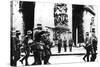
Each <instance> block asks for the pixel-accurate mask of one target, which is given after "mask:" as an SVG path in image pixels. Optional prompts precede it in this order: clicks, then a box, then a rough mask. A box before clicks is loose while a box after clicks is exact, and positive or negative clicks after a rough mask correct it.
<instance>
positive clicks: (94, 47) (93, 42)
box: [90, 31, 97, 62]
mask: <svg viewBox="0 0 100 67" xmlns="http://www.w3.org/2000/svg"><path fill="white" fill-rule="evenodd" d="M90 42H91V46H92V52H91V53H92V56H91V61H92V62H93V61H95V59H96V55H97V53H96V51H97V37H96V36H95V31H92V36H91V37H90Z"/></svg>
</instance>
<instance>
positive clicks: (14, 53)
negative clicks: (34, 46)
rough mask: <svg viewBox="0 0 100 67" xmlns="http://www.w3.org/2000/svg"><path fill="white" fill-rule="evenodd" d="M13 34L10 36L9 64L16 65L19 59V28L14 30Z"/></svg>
mask: <svg viewBox="0 0 100 67" xmlns="http://www.w3.org/2000/svg"><path fill="white" fill-rule="evenodd" d="M13 33H15V36H11V66H16V65H17V61H18V60H19V59H20V47H21V44H20V39H19V35H20V34H21V33H20V31H19V30H16V32H13Z"/></svg>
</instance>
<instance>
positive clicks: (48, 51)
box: [43, 32, 52, 64]
mask: <svg viewBox="0 0 100 67" xmlns="http://www.w3.org/2000/svg"><path fill="white" fill-rule="evenodd" d="M49 36H50V33H49V32H46V35H45V37H46V39H44V43H45V45H44V53H45V55H44V58H43V59H44V64H50V63H49V59H50V55H51V49H50V48H51V46H52V43H51V42H50V38H49Z"/></svg>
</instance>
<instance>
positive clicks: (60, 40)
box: [58, 36, 62, 53]
mask: <svg viewBox="0 0 100 67" xmlns="http://www.w3.org/2000/svg"><path fill="white" fill-rule="evenodd" d="M61 47H62V39H61V38H60V36H59V38H58V53H60V52H61Z"/></svg>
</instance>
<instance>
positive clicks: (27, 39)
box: [20, 30, 33, 65]
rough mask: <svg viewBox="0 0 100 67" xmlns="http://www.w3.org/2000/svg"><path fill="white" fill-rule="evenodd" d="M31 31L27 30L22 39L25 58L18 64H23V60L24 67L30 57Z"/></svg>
mask: <svg viewBox="0 0 100 67" xmlns="http://www.w3.org/2000/svg"><path fill="white" fill-rule="evenodd" d="M31 34H32V31H31V30H28V31H27V35H26V36H25V38H24V41H23V43H24V49H25V56H24V57H23V58H22V59H21V60H20V62H21V63H22V64H23V60H25V65H29V64H28V57H29V55H30V45H31V44H32V43H33V41H32V38H31Z"/></svg>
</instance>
